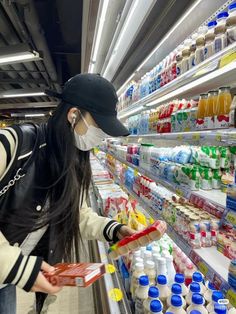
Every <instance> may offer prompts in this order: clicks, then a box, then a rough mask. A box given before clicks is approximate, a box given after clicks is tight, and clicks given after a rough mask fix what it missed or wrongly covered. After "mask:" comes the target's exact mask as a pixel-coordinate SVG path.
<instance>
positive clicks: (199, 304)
mask: <svg viewBox="0 0 236 314" xmlns="http://www.w3.org/2000/svg"><path fill="white" fill-rule="evenodd" d="M204 304H205V300H204V298H203V296H202V295H201V294H200V293H194V294H193V295H192V304H190V305H189V307H188V308H187V314H189V313H190V312H191V311H193V310H197V311H199V312H200V313H202V314H208V311H207V309H206V307H205V306H204Z"/></svg>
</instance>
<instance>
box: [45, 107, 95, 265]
mask: <svg viewBox="0 0 236 314" xmlns="http://www.w3.org/2000/svg"><path fill="white" fill-rule="evenodd" d="M71 107H72V106H71V105H69V104H67V103H64V102H62V103H61V104H59V105H58V107H57V109H56V111H55V112H54V114H53V115H52V117H50V118H49V121H48V125H47V139H46V142H47V147H46V158H47V163H48V169H49V172H50V184H51V186H50V188H49V192H48V196H49V204H50V210H49V211H50V214H49V216H51V217H54V218H53V219H52V223H55V224H57V227H58V228H57V229H58V230H60V235H59V238H58V240H59V241H61V243H60V246H62V247H63V248H64V256H63V258H64V259H65V260H72V258H73V256H75V258H76V260H78V258H79V244H80V239H81V234H80V229H79V222H80V208H81V206H82V203H83V201H84V200H85V199H86V197H87V194H88V189H89V185H90V181H91V167H90V161H89V152H84V151H81V150H79V149H77V148H76V146H75V139H74V130H73V128H72V126H71V123H70V122H69V121H68V118H67V114H68V111H69V110H70V108H71ZM81 113H83V111H81ZM76 122H78V121H76Z"/></svg>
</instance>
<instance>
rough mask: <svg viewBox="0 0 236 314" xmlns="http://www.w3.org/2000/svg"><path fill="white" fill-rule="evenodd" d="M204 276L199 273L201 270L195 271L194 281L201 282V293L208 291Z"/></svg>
mask: <svg viewBox="0 0 236 314" xmlns="http://www.w3.org/2000/svg"><path fill="white" fill-rule="evenodd" d="M203 280H204V279H203V276H202V274H201V273H199V272H197V271H195V272H194V273H193V282H197V283H199V285H200V288H201V294H204V293H205V292H206V290H207V289H206V286H205V285H204V283H203Z"/></svg>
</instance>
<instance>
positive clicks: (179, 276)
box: [175, 274, 189, 297]
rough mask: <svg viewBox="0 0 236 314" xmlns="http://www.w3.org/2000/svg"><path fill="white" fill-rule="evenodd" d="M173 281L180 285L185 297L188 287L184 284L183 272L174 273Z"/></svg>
mask: <svg viewBox="0 0 236 314" xmlns="http://www.w3.org/2000/svg"><path fill="white" fill-rule="evenodd" d="M175 282H176V283H178V284H180V285H181V288H182V296H183V297H185V296H186V295H187V294H188V292H189V289H188V288H187V287H186V285H185V278H184V275H183V274H176V275H175Z"/></svg>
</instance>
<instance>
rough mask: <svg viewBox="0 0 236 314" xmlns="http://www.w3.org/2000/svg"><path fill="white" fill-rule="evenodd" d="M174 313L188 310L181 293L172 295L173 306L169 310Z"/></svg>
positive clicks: (180, 313)
mask: <svg viewBox="0 0 236 314" xmlns="http://www.w3.org/2000/svg"><path fill="white" fill-rule="evenodd" d="M167 311H168V312H172V313H174V314H186V311H185V310H184V309H183V302H182V299H181V297H180V296H179V295H173V296H172V297H171V306H170V307H169V308H168V310H167Z"/></svg>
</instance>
